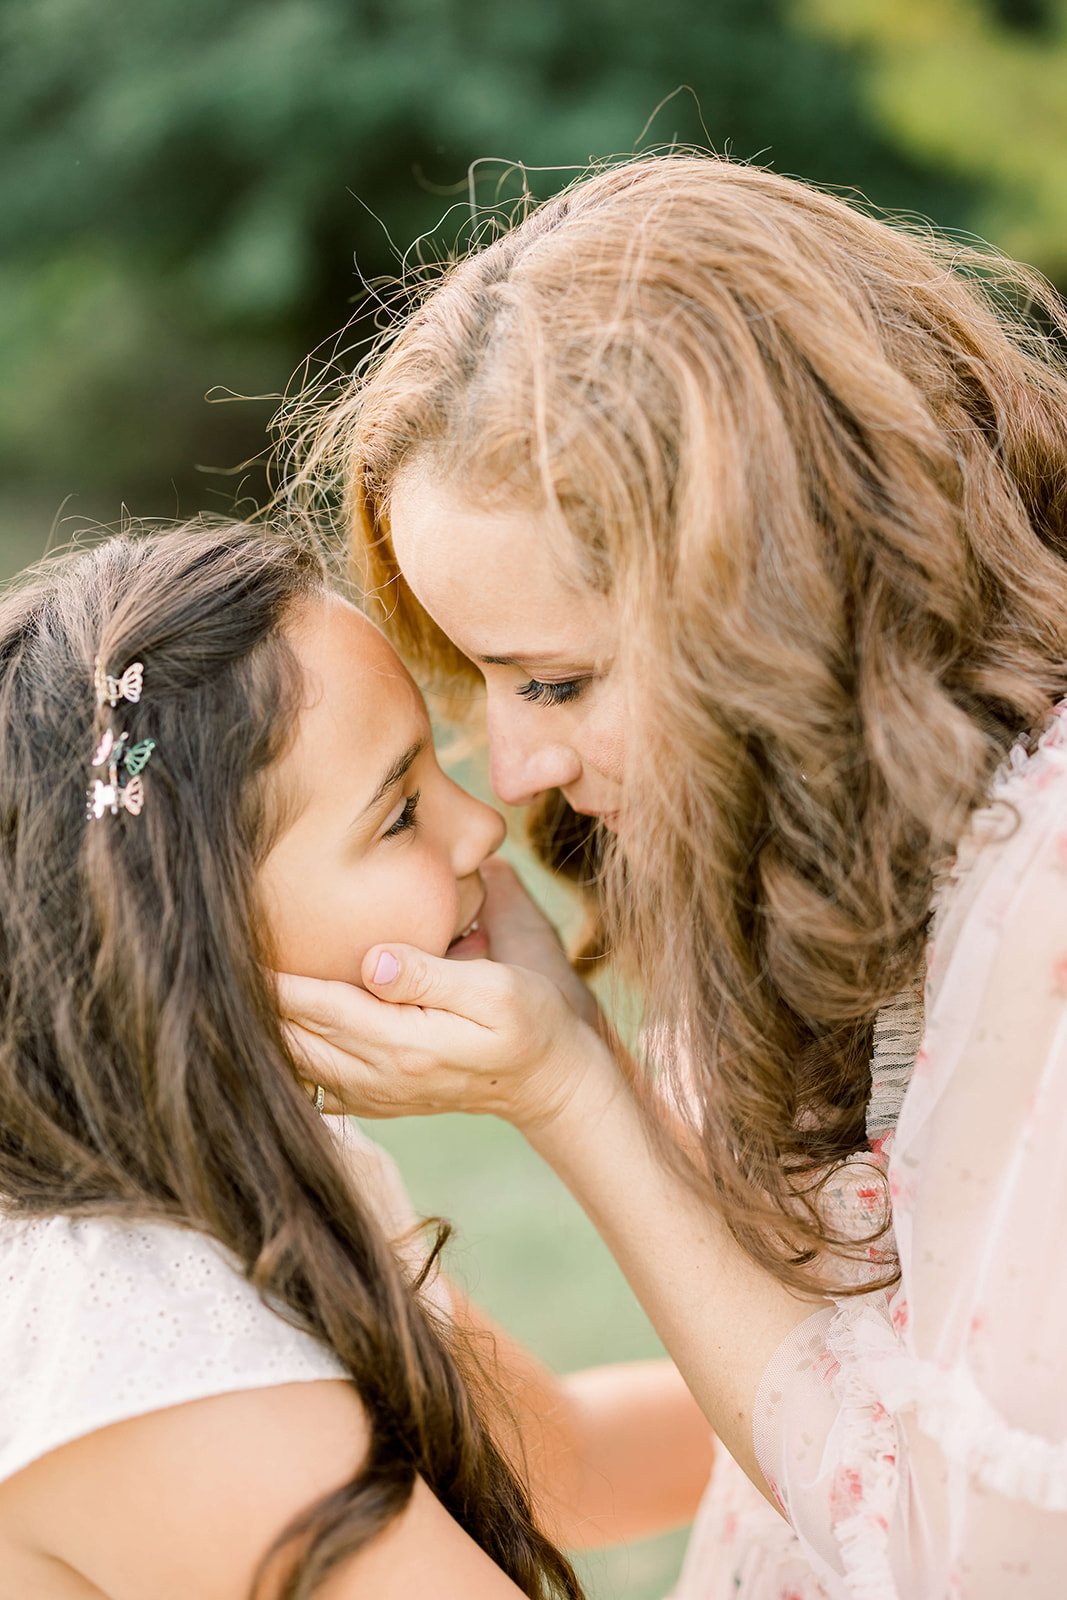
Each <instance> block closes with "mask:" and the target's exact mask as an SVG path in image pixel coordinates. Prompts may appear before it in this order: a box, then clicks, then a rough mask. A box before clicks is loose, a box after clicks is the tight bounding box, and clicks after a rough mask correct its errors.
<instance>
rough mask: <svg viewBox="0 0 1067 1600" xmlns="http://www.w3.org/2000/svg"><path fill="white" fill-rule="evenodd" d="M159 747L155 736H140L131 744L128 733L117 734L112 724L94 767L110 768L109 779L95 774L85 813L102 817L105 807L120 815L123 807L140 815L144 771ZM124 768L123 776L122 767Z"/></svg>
mask: <svg viewBox="0 0 1067 1600" xmlns="http://www.w3.org/2000/svg"><path fill="white" fill-rule="evenodd" d="M155 748H156V741H155V740H154V739H140V740H138V742H137V743H136V744H130V742H129V738H128V736H127V735H126V734H125V733H120V734H118V736H117V737H116V735H115V734H114V733H112V731H111V729H110V728H109V729H108V730H107V732H106V733H105V734H104V736H103V738H102V739H101V740H100V743H99V744H98V745H97V747H96V750H95V751H94V753H93V759H92V762H91V765H92V767H93V768H94V769H95V768H97V767H106V768H107V782H106V783H105V782H104V780H103V779H102V778H95V779H94V780H93V782H92V786H91V788H90V789H89V791H88V793H87V795H86V808H85V809H86V815H87V816H88V817H89V818H90V819H92V818H99V817H102V816H103V815H104V813H105V812H106V811H110V812H111V815H112V816H113V817H117V816H118V814H119V812H120V811H128V812H129V814H130V816H131V817H139V816H140V815H141V812H142V810H143V809H144V781H143V779H142V777H141V773H142V772H143V771H144V769H145V767H146V766H147V765H148V762H149V760H150V758H151V755H152V751H153V750H154V749H155ZM120 767H121V769H122V779H124V780H125V781H122V780H120V777H119V769H120Z"/></svg>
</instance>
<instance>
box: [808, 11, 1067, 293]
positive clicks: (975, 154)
mask: <svg viewBox="0 0 1067 1600" xmlns="http://www.w3.org/2000/svg"><path fill="white" fill-rule="evenodd" d="M796 17H797V20H798V22H801V23H805V24H808V25H810V26H812V27H813V29H815V30H816V31H818V32H819V33H820V34H821V36H823V37H825V38H827V39H828V40H833V41H834V42H835V43H841V44H848V45H850V46H852V47H854V49H855V52H856V60H857V62H858V64H859V65H860V67H861V69H862V72H863V75H864V81H865V82H866V84H867V85H868V93H869V103H870V107H871V111H872V114H873V115H874V116H875V117H876V118H877V120H878V121H879V123H880V124H881V125H882V126H883V127H884V128H885V129H886V131H887V132H888V133H889V134H890V135H891V136H892V137H893V138H894V139H895V141H896V142H897V144H898V146H899V147H900V149H902V150H907V151H910V152H911V154H912V155H913V156H914V157H915V158H916V159H917V160H925V161H934V162H936V163H937V164H938V165H939V166H940V167H941V168H943V169H944V170H945V171H949V172H956V173H958V174H959V175H961V176H964V177H971V178H976V179H979V180H981V181H982V183H983V184H985V185H986V186H987V187H988V190H989V194H988V199H987V200H986V202H985V203H984V204H983V205H981V206H980V207H979V209H978V212H977V215H976V218H975V221H976V225H977V227H978V229H979V231H980V232H981V233H982V234H983V235H984V236H985V237H987V238H990V239H992V240H993V241H994V242H995V243H996V244H998V245H999V246H1000V247H1001V248H1002V249H1004V250H1006V251H1007V252H1008V253H1009V254H1010V255H1013V256H1017V257H1020V258H1021V259H1022V260H1024V261H1030V262H1033V263H1034V264H1035V265H1036V266H1038V267H1040V268H1041V269H1042V271H1044V272H1045V273H1047V274H1048V276H1049V277H1051V278H1052V280H1053V281H1054V282H1055V283H1057V284H1059V285H1060V286H1061V287H1062V286H1067V0H799V3H798V6H797V11H796Z"/></svg>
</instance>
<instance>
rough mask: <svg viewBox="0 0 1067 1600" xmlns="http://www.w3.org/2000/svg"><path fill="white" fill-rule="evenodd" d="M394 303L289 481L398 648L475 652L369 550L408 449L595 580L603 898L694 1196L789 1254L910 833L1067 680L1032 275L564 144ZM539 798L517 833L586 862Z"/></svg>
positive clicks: (1055, 363) (1051, 402)
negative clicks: (536, 813) (698, 1187)
mask: <svg viewBox="0 0 1067 1600" xmlns="http://www.w3.org/2000/svg"><path fill="white" fill-rule="evenodd" d="M394 333H395V334H396V336H395V338H391V339H390V340H389V341H386V342H385V343H384V344H383V346H382V348H381V349H380V350H379V352H378V353H377V355H376V357H375V359H374V360H373V361H371V362H369V363H368V364H366V365H365V367H364V368H363V369H362V370H361V372H360V373H359V374H358V376H357V378H356V380H354V381H353V380H351V379H349V380H347V381H345V382H342V383H341V384H340V385H339V391H338V390H335V391H333V392H332V393H329V394H327V396H326V399H325V403H324V402H323V398H322V397H321V396H320V397H318V401H317V404H316V403H315V402H313V403H312V406H311V408H310V411H308V410H305V411H304V412H303V413H298V414H297V416H296V418H295V420H294V421H293V430H294V431H293V434H292V436H291V441H292V442H293V444H294V448H295V450H296V452H297V457H298V468H297V471H296V472H295V474H294V476H293V477H292V479H291V493H292V495H293V496H294V498H295V499H297V500H298V501H300V502H301V503H302V504H305V505H306V504H308V503H309V502H310V503H311V504H312V505H314V504H315V502H316V499H319V500H320V501H321V500H325V501H326V502H327V503H332V504H334V505H336V504H337V503H338V502H340V503H341V504H342V505H343V508H344V516H345V518H346V520H347V524H348V526H349V528H350V530H351V536H352V539H353V543H354V546H355V548H356V550H357V553H358V555H359V558H360V561H361V564H362V570H363V574H364V581H365V585H366V589H367V593H368V596H373V597H377V598H378V599H380V601H381V603H382V615H383V617H384V619H385V624H386V626H387V627H388V628H389V629H390V631H391V633H392V636H393V638H394V639H395V640H396V642H397V643H398V645H399V647H400V648H401V649H402V650H403V651H404V652H405V653H406V655H407V656H408V658H409V659H410V660H411V661H412V662H413V663H414V664H415V665H416V667H417V668H421V669H422V670H423V672H424V673H426V674H429V673H433V674H436V675H437V676H438V677H440V676H444V677H447V678H451V679H452V680H453V681H455V680H457V679H459V678H460V677H462V676H463V675H466V676H467V677H468V678H469V677H470V675H471V671H472V669H471V667H470V664H469V663H468V662H466V661H465V660H464V658H463V657H462V656H461V655H460V654H459V653H458V652H457V651H456V650H455V648H454V647H453V646H452V645H451V643H450V642H449V641H448V640H447V639H445V638H444V637H443V636H442V635H441V634H440V632H439V631H438V630H437V629H436V628H435V627H434V626H433V624H432V622H431V621H430V619H429V618H428V617H427V616H426V615H425V614H424V613H423V612H422V610H421V608H420V607H419V605H418V603H417V601H416V600H415V597H414V596H413V595H412V594H411V592H410V591H409V590H408V588H407V587H406V585H405V583H404V579H403V574H402V573H400V572H399V571H398V568H397V564H396V561H395V558H394V555H393V551H392V547H391V543H390V536H389V526H390V524H389V518H390V500H391V493H392V490H393V487H394V485H395V484H396V481H397V478H398V476H399V475H400V474H401V473H402V472H404V471H405V470H407V469H409V468H410V467H411V465H412V463H413V462H415V461H416V460H417V461H418V462H419V465H420V469H421V470H426V471H428V472H429V473H431V474H432V475H434V476H435V477H436V478H437V479H438V481H440V483H441V484H442V485H443V486H444V488H445V489H446V490H449V491H450V492H451V493H453V494H459V495H460V496H462V497H464V498H466V499H467V500H471V499H475V500H479V501H480V502H481V503H482V504H484V505H486V506H488V507H503V508H510V507H513V506H516V505H518V506H520V507H523V508H525V509H527V510H534V511H536V512H538V513H539V514H540V516H541V518H542V522H541V526H542V529H543V532H544V537H546V538H548V539H555V540H558V549H559V552H560V560H561V563H569V564H571V565H572V566H573V564H574V562H575V559H577V563H578V565H579V567H580V570H581V571H582V572H583V573H584V575H585V577H586V579H587V580H588V582H589V583H590V584H591V585H593V586H595V587H597V588H599V589H601V590H605V591H610V592H611V593H612V595H613V597H614V599H615V601H616V602H617V605H618V610H619V616H620V629H619V635H620V641H621V643H620V654H619V657H618V659H617V663H616V670H617V671H618V672H620V673H621V674H623V675H624V678H625V680H626V682H627V683H628V685H629V687H630V691H631V695H632V706H631V708H630V709H631V717H630V722H629V727H630V729H631V736H630V741H629V744H630V754H631V765H630V768H629V770H628V773H627V777H626V781H627V813H628V815H627V830H626V833H627V860H626V862H625V864H623V863H621V862H620V861H619V860H618V859H617V858H614V857H613V852H612V849H611V848H610V846H609V849H608V851H607V854H606V857H605V870H604V880H603V892H604V896H605V902H606V907H607V912H608V928H609V932H610V936H611V939H612V941H613V945H614V948H615V949H616V951H617V952H618V953H619V954H620V955H622V956H623V957H625V958H626V959H627V960H628V962H629V964H630V967H631V970H632V971H633V972H634V973H635V974H637V975H638V976H639V980H640V982H641V985H642V989H643V993H644V996H645V1000H646V1015H647V1020H648V1022H649V1024H650V1026H649V1028H648V1029H647V1037H648V1039H649V1040H650V1041H652V1042H653V1043H654V1044H656V1045H657V1046H658V1048H659V1049H660V1051H661V1053H664V1055H665V1061H664V1064H665V1066H666V1067H667V1068H668V1069H670V1070H678V1071H680V1072H684V1073H686V1074H688V1072H689V1071H690V1069H691V1070H692V1072H693V1074H694V1081H695V1083H696V1086H697V1088H698V1091H699V1099H700V1104H701V1129H700V1132H701V1136H702V1143H703V1152H704V1178H705V1180H706V1181H708V1182H709V1183H710V1186H711V1192H712V1193H713V1195H714V1197H715V1199H716V1202H717V1203H718V1204H719V1205H721V1206H722V1208H723V1210H724V1212H725V1215H726V1216H727V1218H728V1219H729V1221H730V1223H731V1225H732V1226H733V1227H734V1229H735V1231H736V1232H737V1234H738V1236H739V1237H740V1238H741V1239H742V1241H743V1242H744V1243H745V1245H746V1247H747V1248H748V1249H750V1250H751V1252H752V1253H753V1254H754V1255H755V1256H756V1257H757V1258H758V1259H759V1260H761V1261H763V1262H765V1263H766V1264H767V1265H768V1266H769V1267H770V1268H771V1269H772V1270H773V1271H775V1272H777V1273H778V1274H779V1276H781V1277H782V1278H783V1279H785V1280H786V1281H788V1282H792V1283H795V1284H803V1283H805V1282H807V1281H808V1276H807V1267H806V1261H807V1259H808V1256H809V1253H810V1252H811V1251H818V1252H822V1254H823V1255H824V1256H825V1252H826V1248H827V1247H829V1248H830V1249H831V1250H833V1249H840V1250H842V1251H843V1252H844V1253H846V1254H847V1253H849V1248H850V1247H849V1246H848V1245H847V1244H846V1243H845V1242H844V1241H841V1240H839V1239H836V1238H835V1236H834V1235H833V1234H832V1231H831V1230H829V1229H828V1228H826V1227H825V1226H824V1225H823V1223H822V1221H821V1219H820V1217H819V1214H818V1208H817V1206H813V1208H812V1209H811V1210H810V1212H808V1213H807V1214H800V1215H798V1205H797V1189H798V1185H799V1186H800V1187H803V1186H804V1184H805V1182H806V1180H805V1178H804V1176H803V1174H804V1173H805V1172H808V1173H810V1174H811V1175H812V1178H813V1179H814V1177H815V1175H816V1173H817V1172H818V1170H819V1169H821V1168H822V1167H823V1166H824V1165H825V1163H827V1162H831V1161H833V1160H834V1159H835V1158H838V1157H841V1156H844V1155H847V1154H848V1153H850V1152H851V1151H854V1150H857V1149H859V1148H862V1147H863V1144H864V1139H865V1136H864V1105H865V1100H866V1097H867V1091H868V1087H869V1072H868V1058H869V1050H870V1038H871V1026H872V1019H873V1016H874V1013H875V1012H876V1010H877V1008H878V1007H879V1006H880V1005H882V1004H883V1003H884V1002H885V1001H886V1000H887V999H889V998H890V997H891V996H892V995H894V994H895V993H896V992H897V991H899V990H901V989H903V988H904V987H906V986H908V985H910V984H911V983H913V982H914V981H915V980H916V978H917V977H918V976H919V974H920V973H921V969H922V962H923V949H924V942H925V938H926V930H927V922H928V916H929V912H930V906H931V896H932V892H933V883H934V877H935V872H936V869H937V867H938V864H939V863H940V862H943V861H944V860H945V858H946V857H947V856H949V855H951V853H952V851H953V850H954V848H955V846H956V843H957V841H958V839H959V836H960V834H961V831H962V830H963V828H964V826H965V824H966V820H967V818H968V816H969V814H970V812H971V810H972V809H973V808H974V807H975V806H976V805H977V804H978V803H979V802H980V801H981V799H982V797H983V796H984V794H985V793H986V791H987V787H988V784H989V781H990V777H991V774H992V772H993V770H994V768H995V766H996V764H997V762H998V761H1000V760H1001V759H1002V758H1003V756H1004V754H1005V752H1006V750H1007V749H1008V747H1009V746H1010V744H1011V742H1012V741H1013V740H1014V739H1016V738H1017V737H1019V736H1020V735H1025V734H1027V733H1029V732H1031V731H1033V730H1035V729H1036V728H1037V727H1039V726H1040V724H1041V722H1042V719H1043V718H1044V717H1045V716H1046V714H1047V713H1048V711H1049V710H1050V707H1051V706H1052V704H1053V701H1054V700H1055V699H1056V698H1057V697H1058V696H1061V695H1062V694H1063V693H1064V692H1065V690H1067V376H1065V371H1064V363H1063V360H1062V351H1063V348H1064V343H1065V341H1067V319H1065V317H1064V312H1063V308H1062V306H1061V304H1060V302H1059V300H1058V298H1057V296H1056V295H1055V294H1054V293H1053V291H1052V290H1051V289H1050V288H1049V286H1048V285H1047V284H1045V283H1044V282H1042V280H1041V279H1040V278H1039V277H1038V276H1037V275H1036V274H1034V273H1032V272H1030V271H1028V270H1027V269H1025V268H1022V267H1019V266H1016V265H1015V264H1013V263H1011V262H1006V261H1004V260H1003V259H1001V258H999V257H997V256H996V255H995V254H994V253H993V252H991V251H986V252H982V251H980V250H978V249H972V248H968V247H966V246H964V245H962V244H960V243H959V242H956V241H951V240H944V239H939V238H938V237H937V236H936V235H935V234H934V233H933V232H932V231H931V230H929V229H923V228H920V227H916V226H911V227H909V226H900V225H894V226H890V225H888V224H887V223H886V222H884V221H881V220H878V219H877V218H875V217H874V216H872V215H870V214H868V213H866V212H865V211H864V210H863V209H862V208H860V207H858V206H853V205H849V204H846V203H845V202H844V201H842V200H841V199H839V198H836V197H834V196H832V195H828V194H825V193H822V192H820V191H819V190H817V189H814V188H812V187H810V186H808V185H805V184H803V183H800V182H797V181H794V180H790V179H786V178H781V177H778V176H777V175H776V174H774V173H770V172H766V171H763V170H760V169H759V168H756V167H747V166H742V165H738V164H734V163H732V162H729V161H724V160H719V159H715V158H712V157H708V156H702V155H693V154H684V153H680V154H677V155H672V156H653V157H649V158H645V159H640V160H636V161H631V162H626V163H621V164H620V165H618V166H615V167H612V168H609V169H608V170H606V171H602V172H600V173H598V174H595V175H593V176H592V177H589V178H587V179H585V180H583V181H580V182H578V183H576V184H575V185H573V186H572V187H571V188H570V189H569V190H567V191H566V192H565V193H564V194H563V195H561V196H560V197H559V198H557V199H555V200H553V201H551V202H549V203H548V204H546V205H544V206H542V207H541V208H539V209H537V210H535V211H534V212H533V213H532V214H531V215H529V216H527V217H526V218H525V219H524V220H522V221H521V222H520V223H519V225H518V226H516V227H515V228H514V229H513V230H512V231H511V232H509V233H506V234H505V235H504V236H503V237H501V238H498V239H496V240H495V241H494V242H492V243H490V244H489V245H488V246H487V247H486V248H484V249H482V250H479V251H476V252H474V253H473V254H472V255H471V256H470V257H469V258H468V259H466V260H462V261H459V262H457V263H455V264H453V265H451V266H450V267H448V268H447V269H445V270H444V271H443V272H442V273H441V275H440V277H439V279H438V280H436V281H433V282H431V284H430V285H429V287H428V290H427V292H426V293H425V294H424V296H423V297H422V300H421V303H420V304H418V305H416V307H415V309H414V310H413V312H412V314H411V315H410V317H408V318H407V319H406V320H405V321H404V322H403V323H402V324H401V326H400V327H399V330H394ZM472 581H476V576H474V575H472ZM547 805H548V808H549V809H548V810H547V811H546V810H545V809H544V808H542V812H541V816H540V820H539V831H540V837H541V840H542V843H543V844H544V846H545V850H546V854H547V855H548V856H549V858H550V859H552V858H557V859H558V858H563V857H565V858H567V859H569V860H570V861H572V862H574V861H577V862H579V863H580V865H581V867H582V870H583V871H585V870H588V864H589V861H590V860H595V858H596V853H595V850H593V851H592V852H590V850H589V849H588V848H587V846H588V845H589V842H590V841H589V840H588V838H585V839H584V842H583V834H582V829H583V824H582V823H581V822H580V821H576V820H575V818H574V817H573V816H570V815H568V814H567V808H566V807H565V806H561V804H560V802H559V799H558V797H549V801H548V802H547ZM586 826H587V825H586Z"/></svg>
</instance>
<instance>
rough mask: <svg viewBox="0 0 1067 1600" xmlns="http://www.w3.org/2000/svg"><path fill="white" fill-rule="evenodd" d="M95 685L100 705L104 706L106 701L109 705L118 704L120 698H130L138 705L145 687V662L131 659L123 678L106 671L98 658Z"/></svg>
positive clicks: (94, 677) (94, 678) (97, 701)
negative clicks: (112, 675)
mask: <svg viewBox="0 0 1067 1600" xmlns="http://www.w3.org/2000/svg"><path fill="white" fill-rule="evenodd" d="M93 685H94V687H95V689H96V703H97V705H98V706H102V705H103V704H104V703H105V702H106V703H107V704H108V705H109V706H117V705H118V703H119V701H120V700H129V701H130V702H131V703H132V704H133V705H136V704H137V702H138V700H140V698H141V690H142V689H143V687H144V664H143V663H142V662H140V661H131V662H130V665H129V666H128V667H127V668H126V671H125V672H124V673H123V674H122V676H121V678H113V677H111V675H110V673H107V672H105V671H104V668H103V666H102V665H101V663H100V661H99V660H98V661H97V663H96V669H95V671H94V673H93Z"/></svg>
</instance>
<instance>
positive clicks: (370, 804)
mask: <svg viewBox="0 0 1067 1600" xmlns="http://www.w3.org/2000/svg"><path fill="white" fill-rule="evenodd" d="M425 748H426V740H425V738H421V739H416V740H415V742H414V744H410V745H408V747H407V749H406V750H405V751H404V753H403V755H401V756H397V758H396V760H395V761H394V762H392V763H391V765H390V766H389V767H387V768H386V771H385V773H384V775H383V777H382V780H381V782H380V783H379V785H378V787H377V788H376V789H375V791H374V793H373V794H372V795H371V797H370V799H369V800H368V801H367V804H366V805H365V806H364V807H363V810H362V811H361V812H360V814H359V819H358V820H362V818H363V817H365V816H366V815H367V812H368V811H373V810H374V808H375V806H376V805H378V804H379V802H380V801H382V800H384V799H385V796H386V795H387V794H388V793H389V790H390V789H395V787H396V785H397V784H398V783H399V782H400V780H401V778H403V777H404V775H405V774H406V773H407V771H408V770H409V768H410V767H411V765H412V763H413V762H414V761H416V760H417V759H418V757H419V756H420V755H421V754H422V752H423V751H424V750H425Z"/></svg>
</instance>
